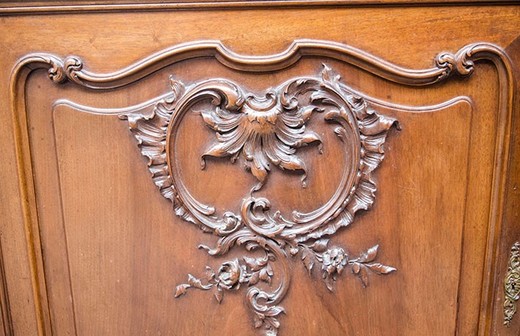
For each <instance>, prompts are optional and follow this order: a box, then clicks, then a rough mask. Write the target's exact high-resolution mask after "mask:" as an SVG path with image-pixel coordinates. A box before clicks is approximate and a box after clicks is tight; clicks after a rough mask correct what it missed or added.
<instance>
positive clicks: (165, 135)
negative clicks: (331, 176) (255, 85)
mask: <svg viewBox="0 0 520 336" xmlns="http://www.w3.org/2000/svg"><path fill="white" fill-rule="evenodd" d="M200 102H206V103H209V107H207V106H208V105H207V104H206V105H204V106H206V107H204V108H203V109H202V110H201V111H197V110H196V109H195V108H194V107H193V106H195V105H196V104H197V103H200ZM187 113H198V114H199V115H200V116H201V119H202V122H203V123H204V124H205V125H206V126H207V127H209V128H210V129H211V130H212V131H214V132H215V141H214V142H213V143H211V144H209V145H208V147H207V148H206V150H204V152H203V153H201V156H200V160H201V169H210V167H209V166H208V162H207V161H208V160H209V159H210V158H213V157H217V158H220V157H226V158H229V159H230V161H231V162H232V163H235V162H236V161H237V159H238V158H239V157H241V161H242V162H244V163H245V169H246V170H247V171H249V172H250V173H251V174H252V175H253V176H254V177H255V178H256V179H257V181H258V182H257V183H256V184H255V185H254V186H252V188H251V190H250V194H249V195H247V196H246V197H245V198H244V200H243V201H242V204H241V207H240V212H239V213H234V212H233V211H229V210H228V211H225V212H224V213H223V214H222V215H221V216H220V217H219V216H218V214H216V211H215V208H214V207H212V206H209V205H205V204H202V203H200V202H199V201H197V200H196V199H194V198H193V197H192V196H191V194H190V193H189V192H188V191H187V190H186V187H185V186H184V185H183V183H182V181H181V180H180V176H179V174H178V172H176V169H175V168H174V167H173V166H171V165H170V164H169V161H168V154H169V153H172V154H171V155H172V156H174V155H175V149H174V148H171V147H169V144H170V141H169V138H170V136H172V134H176V130H177V128H178V126H179V124H180V123H181V121H182V119H183V117H184V115H186V114H187ZM313 115H319V116H322V118H323V122H325V123H326V124H330V125H331V126H333V132H334V133H335V134H336V135H337V138H338V140H339V141H340V143H341V146H342V148H343V150H344V151H345V153H346V155H345V162H344V167H345V168H344V172H343V177H342V178H341V181H340V183H339V186H338V187H337V190H336V192H335V193H334V195H333V196H332V198H331V199H330V200H329V201H327V202H326V203H325V204H324V205H322V206H321V207H319V208H317V209H316V210H314V211H311V212H309V213H300V212H296V211H295V212H293V214H292V218H284V217H283V216H282V215H281V214H280V212H279V211H276V210H273V208H274V206H273V205H272V204H271V202H270V201H269V199H267V198H263V197H255V196H253V193H254V192H256V191H258V190H259V189H261V188H263V187H264V186H265V184H266V182H267V177H268V174H269V172H270V171H271V170H272V169H274V168H275V167H276V169H281V170H282V171H283V170H290V171H295V172H296V173H299V174H301V176H302V177H301V181H302V187H305V183H306V173H307V169H308V168H307V166H306V165H305V162H303V160H302V159H301V158H300V157H299V156H298V149H300V148H301V147H303V146H316V147H317V148H318V150H317V152H318V155H319V153H321V152H322V148H323V146H326V144H324V143H323V140H322V138H321V136H320V135H319V134H318V133H316V132H314V131H313V130H312V129H309V127H308V125H307V122H308V121H309V120H310V118H311V117H312V116H313ZM121 117H122V118H126V119H128V121H129V125H130V130H131V131H132V133H133V134H134V136H135V137H136V139H137V141H138V146H139V148H140V150H141V153H142V154H143V155H144V156H145V157H147V159H148V168H149V170H150V172H151V173H152V178H153V180H154V183H155V184H156V185H157V186H158V188H159V190H160V191H161V194H162V195H163V196H164V197H166V198H168V199H169V200H171V201H172V202H173V204H174V209H175V212H176V214H177V215H179V216H180V217H181V218H183V219H184V220H186V221H189V222H192V223H194V224H196V225H198V226H199V227H200V228H201V229H202V230H203V231H204V232H211V233H213V234H216V235H218V236H220V239H219V240H218V242H217V245H216V246H215V247H214V248H211V247H208V246H200V248H203V249H205V250H207V252H208V253H209V254H210V255H214V256H223V255H225V254H226V253H227V252H228V251H230V250H231V249H233V248H235V247H236V246H244V247H245V248H246V249H247V250H262V251H264V253H265V256H264V257H262V258H260V259H254V258H252V257H248V256H244V257H243V258H235V259H233V260H228V261H226V262H224V263H222V264H221V265H220V266H219V267H218V268H217V269H216V270H214V269H213V268H211V267H208V268H207V272H206V277H202V278H197V277H195V276H193V275H191V274H190V275H188V281H187V282H186V283H183V284H180V285H179V286H177V288H176V291H175V296H176V297H180V296H183V295H185V294H187V292H188V290H189V289H192V288H196V289H200V290H213V291H214V296H215V299H216V300H217V301H218V302H219V303H220V302H222V300H223V299H224V293H225V291H229V290H238V289H239V288H240V287H241V286H247V287H248V290H247V295H246V297H247V298H248V303H249V306H250V308H251V310H252V311H253V317H254V326H255V327H256V328H261V329H262V330H263V331H264V334H265V335H276V334H277V332H278V329H279V327H280V322H279V320H278V318H279V316H280V314H282V313H283V312H284V309H283V308H282V307H281V306H280V305H279V304H280V302H281V301H282V299H283V298H284V296H285V294H286V292H287V290H288V288H289V283H290V274H289V273H290V270H289V266H288V259H289V258H290V257H291V256H292V257H295V256H299V258H301V260H302V262H303V265H304V267H305V268H306V269H307V270H308V271H309V274H311V275H312V273H313V272H314V270H316V269H319V270H320V272H321V276H322V278H323V281H324V282H325V285H326V287H327V288H328V289H329V290H330V291H332V290H333V288H334V283H335V282H336V280H337V278H338V277H339V276H340V275H342V274H344V273H345V270H346V269H349V270H350V274H352V275H354V276H356V277H358V278H359V279H360V281H361V283H362V285H363V286H364V287H366V286H367V285H368V282H369V280H368V279H369V273H373V274H377V275H384V274H388V273H391V272H393V271H395V270H396V269H395V268H393V267H391V266H386V265H383V264H380V263H377V262H375V261H374V260H375V258H376V255H377V251H378V246H377V245H376V246H374V247H372V248H370V249H368V250H367V251H366V252H364V253H362V254H361V255H360V256H358V257H355V258H353V257H352V256H350V255H349V254H348V253H347V252H346V250H345V249H344V248H342V247H339V246H332V247H330V248H329V247H328V244H329V238H326V237H327V236H332V235H333V234H334V233H335V232H336V231H337V230H338V229H339V228H341V227H345V226H348V225H349V224H350V223H351V222H352V221H353V219H354V215H355V213H356V212H357V211H358V210H361V209H363V210H367V209H369V208H370V207H371V206H372V204H373V202H374V198H375V191H376V184H375V182H374V180H373V179H372V173H373V171H374V170H375V169H376V168H377V167H378V166H379V164H380V163H381V161H382V160H383V158H384V148H383V145H384V142H385V139H386V135H387V133H388V131H389V129H390V128H391V127H392V126H393V125H395V124H396V123H397V122H396V120H395V119H393V118H390V117H386V116H382V115H380V114H378V113H377V112H376V111H375V110H374V109H373V108H372V107H371V106H370V105H369V104H368V103H367V101H366V100H365V99H363V98H362V97H360V96H357V95H355V94H353V93H351V92H350V90H349V89H348V87H347V86H346V85H344V84H342V83H341V82H340V76H339V74H337V73H335V72H334V71H333V70H332V69H331V68H329V67H328V66H327V65H324V66H323V70H322V72H321V76H320V77H302V78H296V79H292V80H289V81H288V82H286V83H283V84H282V85H280V86H279V87H277V88H275V89H272V90H270V91H268V92H267V93H266V94H265V95H264V96H256V95H254V94H251V93H247V92H246V91H245V90H243V89H242V88H241V87H240V86H239V85H237V84H235V83H233V82H231V81H229V80H225V79H210V80H206V81H203V82H200V83H195V84H193V85H191V86H187V87H185V86H184V85H183V84H182V83H181V82H179V81H176V80H172V92H171V94H170V95H167V96H163V97H162V99H160V100H158V101H157V102H156V104H155V106H154V107H153V109H152V111H151V112H148V114H142V113H141V112H138V113H135V112H130V113H126V114H124V115H121ZM274 261H277V262H279V263H280V264H281V269H280V270H278V272H279V274H280V277H279V281H278V282H279V284H278V286H277V287H276V288H275V289H274V290H273V291H267V290H264V289H260V288H259V287H257V285H258V284H260V283H261V282H264V283H266V284H267V285H268V287H270V286H271V285H272V276H273V274H274V270H275V268H274V267H272V266H271V263H272V262H274Z"/></svg>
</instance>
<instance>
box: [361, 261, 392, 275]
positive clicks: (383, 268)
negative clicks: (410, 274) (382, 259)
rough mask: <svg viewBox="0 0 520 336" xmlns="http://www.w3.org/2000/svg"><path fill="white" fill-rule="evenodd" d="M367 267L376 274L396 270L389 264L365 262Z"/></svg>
mask: <svg viewBox="0 0 520 336" xmlns="http://www.w3.org/2000/svg"><path fill="white" fill-rule="evenodd" d="M367 267H368V268H370V270H371V271H373V272H375V273H377V274H388V273H391V272H394V271H396V269H395V268H393V267H391V266H386V265H383V264H379V263H376V264H367Z"/></svg>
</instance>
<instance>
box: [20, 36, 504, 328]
mask: <svg viewBox="0 0 520 336" xmlns="http://www.w3.org/2000/svg"><path fill="white" fill-rule="evenodd" d="M305 56H319V57H323V58H330V59H336V60H340V61H343V62H346V63H349V64H352V65H354V66H356V67H358V68H360V69H363V70H365V71H367V72H369V73H371V74H374V75H376V76H379V77H381V78H384V79H387V80H389V81H392V82H395V83H399V84H403V85H408V86H428V85H432V84H435V83H440V82H444V81H446V80H448V79H449V78H452V77H456V76H458V77H461V76H462V77H463V76H469V75H471V73H472V72H473V71H474V67H475V62H478V61H483V60H486V61H491V62H492V63H493V64H494V65H495V66H496V68H497V71H498V75H499V81H500V87H501V90H500V97H499V110H498V116H497V117H498V125H499V128H498V129H497V137H496V141H495V145H496V149H495V160H494V161H495V170H494V177H493V189H492V204H491V212H490V218H489V223H488V228H489V231H488V242H489V245H488V247H487V250H486V254H487V256H486V265H485V268H486V270H487V271H488V272H487V273H486V274H494V271H496V267H497V265H496V264H495V261H494V260H493V258H492V256H493V255H494V253H495V252H496V251H497V242H498V237H499V233H500V230H501V225H502V216H503V202H504V186H505V176H506V174H505V173H506V171H507V159H508V157H509V143H510V134H511V116H512V102H513V95H514V92H513V89H514V86H513V84H514V79H513V72H512V69H511V63H510V61H509V59H508V57H507V55H506V54H505V53H504V51H503V50H502V49H501V48H500V47H498V46H495V45H493V44H489V43H474V44H470V45H467V46H465V47H463V48H462V49H460V50H459V51H458V52H456V53H454V54H453V53H446V52H445V53H441V54H439V55H438V56H437V57H436V58H435V66H434V67H432V68H428V69H416V70H413V69H406V68H403V67H400V66H397V65H395V64H392V63H389V62H387V61H385V60H382V59H380V58H378V57H375V56H373V55H370V54H368V53H366V52H364V51H362V50H359V49H356V48H353V47H350V46H347V45H344V44H339V43H335V42H329V41H317V40H297V41H294V42H293V43H292V44H291V45H290V47H289V48H288V49H287V50H285V51H283V52H281V53H278V54H274V55H267V56H244V55H239V54H236V53H234V52H232V51H230V50H229V49H227V48H226V47H225V46H224V45H222V43H220V42H219V41H197V42H191V43H185V44H180V45H177V46H174V47H172V48H169V49H166V50H163V51H161V52H159V53H156V54H153V55H151V56H149V57H146V58H144V59H142V60H141V61H138V62H136V63H134V64H132V65H129V66H128V67H126V68H124V69H121V70H119V71H116V72H113V73H107V74H99V73H95V72H92V71H90V70H87V69H86V68H85V67H84V65H83V63H82V61H81V60H80V59H79V58H78V57H74V56H71V57H67V58H60V57H58V56H55V55H52V54H47V53H36V54H30V55H27V56H25V57H23V58H21V59H20V60H19V61H18V63H17V64H16V65H15V67H14V69H13V71H12V75H11V83H10V98H11V111H12V113H13V122H14V125H13V126H14V134H15V143H16V150H17V159H18V162H17V164H18V173H19V188H20V193H21V196H22V208H23V214H24V222H25V231H26V240H27V247H28V252H29V256H30V264H31V272H32V278H33V294H34V299H35V302H36V309H37V316H38V323H39V331H40V334H43V331H44V329H45V327H46V326H45V324H46V323H48V322H46V321H47V320H48V319H47V317H46V316H45V313H44V309H43V302H42V299H41V298H42V295H41V293H42V292H45V288H41V286H42V284H43V286H44V285H45V283H44V279H40V278H39V274H40V273H39V272H38V269H39V267H40V266H39V265H41V260H40V259H39V258H38V256H39V255H40V254H39V253H37V249H40V248H41V247H37V246H34V245H32V242H33V241H34V240H33V239H32V237H33V235H34V234H35V233H34V232H35V230H37V229H38V227H37V225H38V223H37V220H36V218H35V216H34V213H33V210H32V209H34V208H35V204H34V200H33V198H32V197H31V195H32V194H33V193H34V190H33V188H34V187H33V177H32V166H31V159H30V152H29V149H28V146H26V145H25V144H27V143H28V135H27V121H26V117H25V115H26V109H25V96H24V94H25V82H26V79H27V76H28V75H29V74H30V73H31V72H32V71H33V70H36V69H46V70H47V71H48V74H49V78H50V79H51V80H52V81H54V82H55V83H63V82H66V81H68V82H72V83H74V84H76V85H78V86H81V87H86V88H90V89H96V90H105V89H115V88H121V87H123V86H125V85H130V84H133V83H135V82H137V81H139V80H140V79H142V78H145V77H146V76H149V75H150V74H152V73H154V72H156V71H159V70H161V69H163V68H165V67H167V66H169V65H172V64H175V63H176V62H179V61H182V60H187V59H195V58H199V57H213V58H215V59H216V60H218V61H219V62H221V63H222V64H224V65H225V66H227V67H229V68H232V69H235V70H240V71H245V72H262V71H279V70H283V69H285V68H287V67H290V66H291V65H293V64H295V63H296V62H298V60H299V59H300V58H302V57H305ZM172 98H173V99H176V98H178V97H177V93H176V92H175V90H174V94H173V96H171V95H165V96H164V97H163V100H164V101H166V102H167V103H170V102H171V100H172ZM181 100H182V98H181ZM151 106H154V105H153V102H151V101H150V102H145V103H143V104H140V106H139V108H140V109H141V110H143V111H145V110H149V109H150V108H151ZM134 111H135V110H134ZM118 112H119V111H116V110H110V109H109V110H104V111H99V113H100V114H105V113H109V114H111V113H118ZM118 114H120V113H118ZM129 115H130V114H128V116H129ZM135 121H136V120H130V122H131V123H132V122H135ZM161 127H164V125H163V126H161ZM161 174H163V173H162V172H161ZM157 181H163V179H162V177H161V176H159V179H158V180H157ZM163 195H164V196H165V197H168V198H169V197H174V195H170V194H167V193H166V194H165V193H163ZM252 202H253V203H249V204H244V209H246V210H245V211H246V212H247V211H249V210H248V209H251V211H254V213H255V214H256V215H260V214H261V213H263V214H262V215H261V216H260V217H258V216H253V217H251V218H250V219H249V220H250V221H251V223H250V225H249V226H248V228H249V229H251V230H252V231H251V230H250V231H247V230H244V228H243V227H236V228H235V227H234V226H233V227H231V228H229V229H230V230H231V232H230V234H229V235H227V236H224V237H222V238H221V241H220V242H219V244H218V246H217V248H216V249H209V252H210V253H212V254H221V253H225V252H226V251H227V250H228V249H229V247H230V246H231V245H233V244H237V245H241V244H244V245H245V246H246V248H257V247H258V246H262V247H263V248H264V249H265V250H266V256H265V258H267V260H271V259H272V258H276V259H277V260H284V259H286V257H287V253H289V254H292V253H293V252H296V251H295V250H294V249H289V251H286V250H284V249H280V246H279V245H278V244H277V243H276V242H275V241H274V240H272V239H268V238H269V236H270V235H274V236H276V235H279V234H280V232H283V228H282V229H281V231H278V229H280V228H279V227H276V224H274V226H273V225H271V224H272V223H271V224H269V225H267V226H266V225H264V224H265V223H266V221H267V222H269V221H270V220H271V219H272V218H271V217H269V216H268V215H267V214H266V213H265V210H267V209H268V207H269V203H268V201H267V200H262V199H253V200H252ZM193 207H194V208H197V209H199V210H200V212H201V213H202V214H206V215H209V214H210V213H211V209H209V208H204V207H203V206H202V207H201V206H200V205H199V204H196V203H193ZM181 215H182V214H181ZM229 219H230V218H227V219H226V218H223V221H224V222H226V221H227V222H226V223H228V222H229ZM258 220H259V222H258ZM255 221H257V222H256V223H255ZM231 222H233V221H231ZM287 227H289V226H287ZM217 228H218V227H217ZM224 229H225V230H227V229H228V228H227V227H224ZM235 229H236V230H235ZM225 230H224V231H225ZM272 230H273V231H272ZM224 231H222V232H224ZM251 232H254V235H255V236H256V237H255V239H257V241H256V242H255V244H256V245H255V244H252V245H251V244H248V242H249V243H250V242H251V239H250V238H252V236H251V234H252V233H251ZM294 234H296V235H298V234H299V233H297V232H294ZM289 236H292V235H289ZM259 237H260V238H261V239H260V238H259ZM262 237H267V238H262ZM309 238H312V239H313V240H312V241H311V243H312V245H307V246H306V248H300V249H299V252H300V253H302V259H303V261H304V263H306V261H305V260H307V262H308V261H309V260H311V258H308V257H304V256H303V253H305V251H306V253H314V258H315V260H317V261H318V262H320V263H321V264H322V265H323V266H322V267H323V269H322V270H323V271H324V272H325V273H327V274H329V275H330V276H331V277H335V276H336V275H337V274H338V273H340V272H341V269H342V268H343V267H345V266H346V263H349V265H350V266H352V267H353V272H354V274H359V276H360V277H361V279H362V281H363V277H364V276H363V274H362V271H360V270H361V269H362V267H361V266H362V265H361V264H363V263H370V262H372V261H373V259H374V258H375V256H376V254H377V248H378V247H377V246H374V247H373V248H371V249H369V250H367V251H366V252H365V253H363V254H361V255H360V257H358V258H354V259H352V258H350V259H348V258H347V257H346V252H345V251H344V250H343V249H342V248H339V247H332V248H327V247H326V246H327V243H328V240H321V239H319V237H318V236H315V237H314V236H309V237H306V238H303V239H304V240H302V242H305V241H306V239H309ZM262 239H264V240H262ZM307 250H308V251H307ZM310 250H313V251H310ZM296 253H298V252H296ZM265 258H264V259H265ZM264 259H261V260H254V261H253V260H247V259H244V260H231V261H228V262H226V263H224V264H222V265H221V267H220V268H219V269H218V270H217V271H216V272H214V271H213V273H212V274H213V276H211V274H210V275H209V277H208V279H209V282H208V283H207V284H203V283H202V282H201V281H200V280H199V279H197V278H195V277H193V276H190V277H189V279H188V283H187V284H183V285H181V286H180V287H179V288H178V293H177V294H179V295H182V294H183V292H185V290H186V289H187V288H189V287H196V288H200V289H209V288H211V287H216V288H217V293H219V291H218V289H219V288H220V287H222V286H223V287H222V288H225V289H226V286H227V287H229V289H231V288H235V287H236V285H237V284H240V283H244V282H243V281H245V279H251V277H253V276H254V273H255V272H258V276H259V277H260V272H262V271H263V273H262V274H263V279H262V280H264V281H267V282H269V280H268V279H270V273H271V272H272V271H270V270H269V269H267V265H269V263H268V262H265V260H264ZM244 263H245V264H244ZM307 266H309V267H308V268H312V266H311V264H310V263H309V264H306V267H307ZM329 266H330V267H329ZM373 267H374V269H376V270H380V271H381V270H382V268H381V267H383V265H381V266H373ZM384 267H386V266H384ZM282 269H287V266H286V265H285V263H283V262H282ZM383 270H385V271H386V272H390V271H392V270H393V269H391V268H388V269H383ZM381 273H385V272H381ZM282 274H285V272H282ZM221 276H222V277H221ZM237 276H238V278H236V277H237ZM230 277H231V278H233V279H238V280H237V281H238V282H234V283H233V284H231V283H227V284H226V283H225V281H224V280H229V279H231V278H230ZM248 277H249V278H248ZM242 280H243V281H242ZM212 281H213V282H212ZM493 281H494V279H493V277H491V276H488V277H486V278H485V279H484V287H483V288H484V289H483V293H482V308H483V309H482V312H483V313H482V315H481V321H480V329H481V330H482V331H483V332H486V330H489V328H490V325H489V323H488V321H486V318H485V317H486V316H488V314H489V312H491V309H492V304H493V299H494V297H493V295H494V293H493V290H492V289H493V288H494V285H495V284H494V282H493ZM288 282H289V280H288V279H285V278H284V277H282V282H281V284H280V286H279V287H278V288H277V289H276V290H275V291H274V292H273V293H266V292H264V291H261V290H259V289H257V288H256V287H252V288H250V291H248V299H249V300H248V301H249V303H250V305H251V308H252V309H253V311H255V312H257V313H259V315H258V314H257V317H259V316H260V317H261V316H263V318H261V320H260V321H259V320H255V326H264V327H266V330H268V331H270V332H272V333H274V332H276V329H278V327H279V322H278V321H277V320H276V316H278V315H279V314H280V313H281V312H283V310H282V309H281V307H279V306H278V305H277V304H278V303H279V301H280V300H281V298H283V296H284V294H285V292H286V290H287V285H284V283H285V284H287V283H288ZM363 284H365V282H364V281H363ZM221 285H222V286H221ZM222 288H220V289H222ZM216 295H217V296H218V295H219V294H216ZM220 299H222V297H221V296H220Z"/></svg>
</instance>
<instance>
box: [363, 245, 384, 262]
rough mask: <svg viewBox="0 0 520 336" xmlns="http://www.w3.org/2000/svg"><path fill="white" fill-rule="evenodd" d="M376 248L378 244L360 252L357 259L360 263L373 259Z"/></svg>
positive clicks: (375, 254)
mask: <svg viewBox="0 0 520 336" xmlns="http://www.w3.org/2000/svg"><path fill="white" fill-rule="evenodd" d="M378 249H379V245H376V246H373V247H371V248H369V249H368V251H366V252H364V253H363V254H361V256H359V258H358V261H359V262H362V263H365V262H371V261H374V259H375V258H376V256H377V250H378Z"/></svg>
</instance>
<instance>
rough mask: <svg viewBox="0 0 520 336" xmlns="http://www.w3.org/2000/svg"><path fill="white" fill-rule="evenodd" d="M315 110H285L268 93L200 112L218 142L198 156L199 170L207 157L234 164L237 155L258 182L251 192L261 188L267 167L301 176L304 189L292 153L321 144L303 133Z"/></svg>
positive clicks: (313, 135) (301, 164) (311, 134)
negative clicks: (223, 107) (227, 158)
mask: <svg viewBox="0 0 520 336" xmlns="http://www.w3.org/2000/svg"><path fill="white" fill-rule="evenodd" d="M316 109H317V108H316V107H314V106H305V107H300V106H288V104H283V103H282V102H281V101H280V99H279V97H278V96H277V94H276V93H275V92H274V91H269V92H268V93H267V94H266V96H265V98H259V97H255V96H254V95H248V96H247V97H246V98H245V99H244V100H243V101H240V102H238V103H237V105H236V106H233V109H229V110H228V109H222V108H220V107H217V108H216V109H215V110H205V111H202V112H201V115H202V118H203V119H204V121H205V122H206V124H207V125H208V126H209V127H210V128H212V129H213V130H215V131H216V132H217V140H218V142H217V143H215V144H213V145H212V146H211V147H210V148H209V149H208V150H207V151H206V152H205V153H204V154H203V155H202V165H203V167H204V166H205V157H207V156H213V157H227V156H229V157H231V161H232V162H233V163H234V162H235V161H236V159H237V156H238V155H240V154H241V155H242V157H243V158H244V161H245V163H246V167H247V169H248V170H250V171H251V173H252V174H253V175H254V176H255V177H256V178H257V179H258V181H259V183H258V184H257V185H256V186H255V187H254V188H253V190H258V189H260V188H261V187H262V185H263V183H264V182H265V180H266V178H267V174H268V173H269V171H270V170H271V164H273V165H275V166H278V167H280V168H281V169H287V170H295V171H301V172H303V174H304V175H303V177H302V184H303V185H304V186H305V172H306V167H305V163H304V162H303V161H302V160H301V159H300V158H299V157H298V156H297V155H296V150H297V149H298V148H300V147H302V146H306V145H308V144H312V143H319V144H321V138H320V136H319V135H318V134H316V133H315V132H313V131H309V130H306V129H305V123H306V122H307V121H308V120H309V118H310V117H311V115H312V112H314V111H315V110H316Z"/></svg>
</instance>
